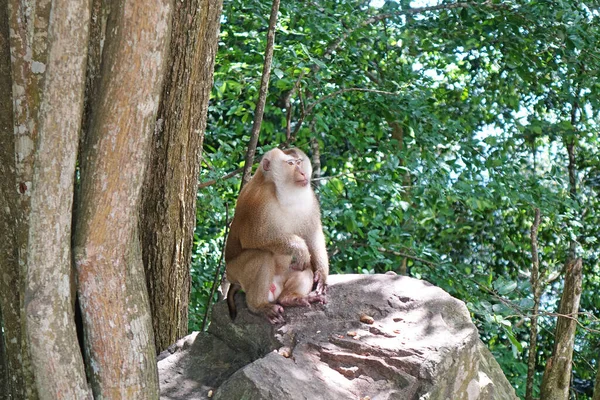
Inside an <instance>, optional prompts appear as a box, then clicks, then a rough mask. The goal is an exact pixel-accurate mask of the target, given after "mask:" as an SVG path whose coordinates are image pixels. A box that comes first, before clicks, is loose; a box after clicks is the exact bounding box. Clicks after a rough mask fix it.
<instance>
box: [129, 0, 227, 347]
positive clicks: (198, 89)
mask: <svg viewBox="0 0 600 400" xmlns="http://www.w3.org/2000/svg"><path fill="white" fill-rule="evenodd" d="M222 7H223V3H222V0H184V1H177V2H175V10H174V15H173V27H172V33H171V50H170V57H169V62H168V68H167V72H166V77H165V84H164V88H163V90H162V99H161V103H160V107H159V111H158V120H157V124H156V129H155V131H154V135H153V137H152V144H151V147H150V160H149V164H148V171H147V173H146V178H145V182H144V189H143V191H142V198H143V201H142V204H143V206H142V212H141V224H140V226H141V228H140V235H141V240H142V253H143V257H144V266H145V271H146V281H147V286H148V294H149V298H150V306H151V310H152V324H153V329H154V339H155V345H156V348H157V351H159V352H160V351H162V350H164V349H166V348H167V347H168V346H169V345H171V344H172V343H175V342H176V341H177V340H178V339H180V338H181V337H183V336H185V335H187V333H188V305H189V293H190V262H191V255H192V244H193V238H194V229H195V227H196V196H197V192H198V174H199V172H200V157H201V154H202V142H203V139H204V131H205V128H206V117H207V111H208V100H209V97H210V90H211V88H212V84H213V70H214V62H215V55H216V52H217V45H218V36H219V27H220V18H221V10H222Z"/></svg>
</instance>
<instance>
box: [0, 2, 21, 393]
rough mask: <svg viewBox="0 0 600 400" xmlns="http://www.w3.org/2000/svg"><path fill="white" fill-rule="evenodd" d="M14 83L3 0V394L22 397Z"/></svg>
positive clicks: (0, 168)
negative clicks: (17, 288) (16, 288)
mask: <svg viewBox="0 0 600 400" xmlns="http://www.w3.org/2000/svg"><path fill="white" fill-rule="evenodd" d="M11 86H12V82H11V73H10V47H9V43H8V14H7V2H6V1H1V0H0V144H1V145H0V176H1V177H2V179H0V204H2V207H0V271H1V273H0V314H1V315H0V340H1V341H2V342H1V343H0V347H1V348H2V352H1V354H0V355H1V356H2V359H0V363H1V365H0V370H1V372H2V375H1V376H0V393H5V394H6V397H7V398H13V399H21V398H23V397H24V393H23V371H22V364H21V358H20V357H19V356H20V353H21V322H20V302H21V301H20V298H21V296H20V292H19V291H18V290H14V288H15V287H18V286H19V282H20V278H19V255H18V252H17V242H16V231H17V224H16V221H17V218H18V217H19V213H18V202H19V200H18V195H17V190H16V186H17V176H16V171H15V140H14V135H13V105H12V96H11V93H12V87H11Z"/></svg>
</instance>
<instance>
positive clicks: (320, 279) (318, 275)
mask: <svg viewBox="0 0 600 400" xmlns="http://www.w3.org/2000/svg"><path fill="white" fill-rule="evenodd" d="M313 280H314V283H315V285H316V286H317V287H316V289H315V293H316V294H318V295H325V294H326V293H327V283H326V282H325V275H324V274H323V273H322V272H321V271H318V270H317V271H315V276H314V279H313Z"/></svg>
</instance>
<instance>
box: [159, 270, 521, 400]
mask: <svg viewBox="0 0 600 400" xmlns="http://www.w3.org/2000/svg"><path fill="white" fill-rule="evenodd" d="M369 317H370V318H369ZM160 359H161V361H160V362H159V364H158V367H159V375H160V385H161V398H162V399H172V400H176V399H177V400H179V399H181V400H183V399H186V400H189V399H208V398H212V399H217V400H218V399H221V400H223V399H224V400H233V399H253V400H254V399H277V400H285V399H294V400H295V399H327V400H335V399H344V400H346V399H372V400H375V399H400V400H406V399H408V400H410V399H428V400H437V399H440V400H442V399H443V400H462V399H465V400H475V399H479V400H487V399H498V400H510V399H517V397H516V396H515V393H514V390H513V388H512V387H511V385H510V384H509V383H508V381H507V380H506V377H505V376H504V374H503V373H502V370H501V369H500V366H499V365H498V363H497V362H496V361H495V360H494V358H493V356H492V355H491V353H490V352H489V351H488V349H487V348H486V347H485V346H484V345H483V343H482V342H481V341H480V340H479V336H478V333H477V329H476V328H475V326H474V325H473V323H472V322H471V319H470V317H469V313H468V311H467V308H466V307H465V305H464V303H462V302H461V301H459V300H456V299H454V298H453V297H451V296H450V295H449V294H448V293H446V292H444V291H443V290H442V289H440V288H438V287H435V286H433V285H431V284H429V283H427V282H424V281H420V280H416V279H411V278H407V277H401V276H393V275H333V276H330V279H329V290H328V304H326V305H324V306H322V305H318V306H312V307H311V308H287V309H286V323H285V324H284V325H280V326H275V327H273V326H271V325H269V323H268V322H266V320H264V319H263V318H261V317H257V316H255V315H252V314H250V313H249V312H248V311H247V309H246V307H245V306H244V302H243V296H240V295H238V317H237V319H236V321H235V323H232V322H231V321H230V320H229V315H228V313H227V305H226V304H225V302H221V303H219V304H217V305H215V308H214V310H213V321H212V324H211V326H210V329H209V330H208V333H204V334H198V333H195V334H192V335H190V336H187V337H186V338H184V339H182V340H180V341H179V342H178V343H177V344H176V345H174V346H172V348H171V349H170V350H169V351H168V353H167V352H166V353H164V354H162V355H161V357H160Z"/></svg>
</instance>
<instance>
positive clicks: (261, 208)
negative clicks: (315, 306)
mask: <svg viewBox="0 0 600 400" xmlns="http://www.w3.org/2000/svg"><path fill="white" fill-rule="evenodd" d="M295 159H301V160H302V162H301V163H300V165H296V164H294V165H290V164H288V162H290V163H295V162H296V161H295ZM311 172H312V168H311V166H310V160H309V159H308V157H306V155H305V154H304V153H303V152H302V151H301V150H298V149H290V150H287V151H281V150H279V149H273V150H271V151H269V152H267V153H266V154H265V155H264V157H263V159H262V160H261V164H260V166H259V167H258V170H257V171H256V173H255V175H254V177H252V179H251V180H250V182H248V184H247V185H246V186H245V187H244V189H243V190H242V191H241V193H240V196H239V198H238V202H237V206H236V212H235V216H234V218H233V222H232V224H231V230H230V233H229V237H228V239H227V246H226V249H225V262H226V270H227V279H228V280H229V281H230V282H231V283H232V284H237V285H239V286H240V287H241V288H242V289H243V290H244V291H245V292H246V302H247V303H248V308H249V309H250V310H251V311H253V312H255V313H263V314H265V315H266V317H267V319H269V321H270V322H272V323H276V322H282V321H283V317H282V314H283V308H282V307H281V305H286V306H288V305H309V304H310V303H311V302H325V298H324V294H325V287H326V286H325V284H326V281H327V275H328V274H329V262H328V260H327V251H326V249H325V238H324V236H323V230H322V226H321V217H320V210H319V204H318V202H317V199H316V197H315V195H314V192H313V191H312V188H311V187H310V184H309V183H308V182H309V180H310V174H311ZM313 280H314V281H315V282H316V283H317V289H316V291H315V292H313V293H311V289H312V286H313ZM272 284H275V285H276V286H277V293H276V295H277V298H275V299H271V300H272V301H269V291H270V288H271V285H272ZM230 293H231V294H232V296H231V297H232V299H231V300H230V299H229V294H228V305H229V306H230V314H232V315H235V310H232V306H233V307H234V308H235V302H234V301H233V296H234V295H235V291H234V292H231V291H230ZM277 302H278V303H280V304H281V305H279V304H277Z"/></svg>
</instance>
